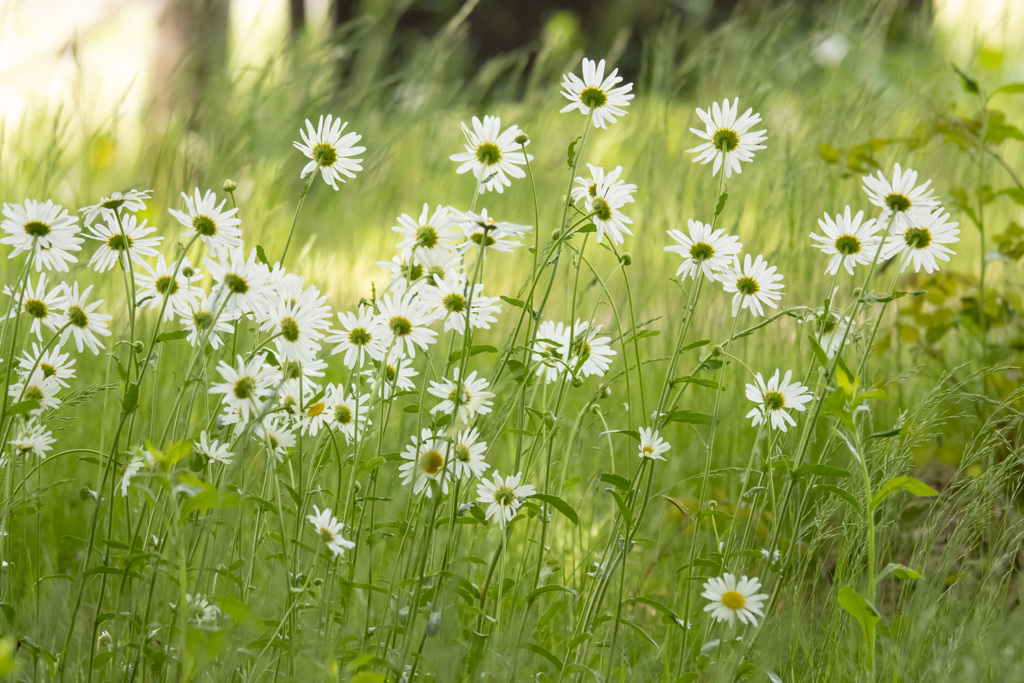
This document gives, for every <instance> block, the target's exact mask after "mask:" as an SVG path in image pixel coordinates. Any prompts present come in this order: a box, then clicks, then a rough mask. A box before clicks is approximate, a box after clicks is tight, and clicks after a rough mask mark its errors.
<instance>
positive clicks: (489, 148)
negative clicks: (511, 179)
mask: <svg viewBox="0 0 1024 683" xmlns="http://www.w3.org/2000/svg"><path fill="white" fill-rule="evenodd" d="M476 160H477V161H479V162H480V163H481V164H483V165H484V166H494V165H495V164H496V163H498V162H499V161H501V149H499V148H498V146H497V145H496V144H494V143H493V142H483V143H481V144H480V146H479V147H477V148H476Z"/></svg>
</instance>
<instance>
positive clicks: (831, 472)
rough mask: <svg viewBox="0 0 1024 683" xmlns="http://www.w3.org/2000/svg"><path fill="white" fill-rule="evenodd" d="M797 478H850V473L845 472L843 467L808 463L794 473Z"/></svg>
mask: <svg viewBox="0 0 1024 683" xmlns="http://www.w3.org/2000/svg"><path fill="white" fill-rule="evenodd" d="M793 475H794V476H796V477H809V476H811V475H813V476H815V477H848V476H850V473H849V472H847V471H846V470H844V469H843V468H842V467H832V466H831V465H819V464H816V463H808V464H806V465H800V467H798V468H796V471H795V472H793Z"/></svg>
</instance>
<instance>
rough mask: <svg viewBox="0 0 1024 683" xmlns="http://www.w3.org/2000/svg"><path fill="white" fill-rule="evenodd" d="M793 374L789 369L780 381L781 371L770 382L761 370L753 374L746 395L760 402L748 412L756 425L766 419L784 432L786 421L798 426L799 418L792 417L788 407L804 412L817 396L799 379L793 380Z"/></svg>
mask: <svg viewBox="0 0 1024 683" xmlns="http://www.w3.org/2000/svg"><path fill="white" fill-rule="evenodd" d="M792 377H793V371H792V370H787V371H786V374H785V375H784V376H783V377H782V380H781V381H780V380H779V371H778V370H776V371H775V374H774V375H772V376H771V377H769V378H768V381H767V382H765V380H764V377H763V376H762V375H761V373H760V372H759V373H757V374H756V375H755V376H754V382H755V384H748V385H747V389H746V394H747V398H748V399H749V400H751V401H753V402H754V403H755V404H757V407H755V408H753V409H751V411H750V412H749V413H747V417H749V418H751V423H752V424H753V426H755V427H756V426H757V425H759V424H761V423H762V422H765V423H767V424H770V425H771V427H773V428H774V429H778V430H779V431H782V432H784V431H786V430H787V429H788V427H787V426H786V424H787V423H788V424H789V425H790V426H793V427H795V426H796V421H795V420H793V418H792V416H790V414H789V410H790V409H795V410H798V411H800V412H803V411H804V410H806V409H807V407H806V405H805V404H807V403H809V402H810V401H811V399H813V398H814V397H813V396H812V395H811V392H810V391H809V390H808V389H807V387H805V386H804V385H803V384H801V383H800V382H792V383H791V382H790V379H792Z"/></svg>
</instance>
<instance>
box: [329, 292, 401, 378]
mask: <svg viewBox="0 0 1024 683" xmlns="http://www.w3.org/2000/svg"><path fill="white" fill-rule="evenodd" d="M338 321H339V322H340V323H341V327H342V329H340V330H337V331H336V332H334V334H331V335H329V336H328V337H327V338H326V339H325V340H324V341H325V342H326V343H327V344H330V345H333V346H334V348H333V349H332V351H331V354H332V355H333V354H335V353H344V354H345V356H344V358H343V359H342V362H344V363H345V367H347V368H349V369H355V368H358V367H362V365H363V363H365V362H366V359H367V358H372V359H373V360H381V359H383V358H384V352H385V351H386V350H387V347H385V345H384V331H383V330H382V329H381V322H380V320H379V319H378V318H377V316H376V315H375V314H374V312H373V309H371V308H368V307H366V306H364V305H363V304H359V309H358V310H357V311H356V312H355V313H351V312H348V311H346V312H344V313H338Z"/></svg>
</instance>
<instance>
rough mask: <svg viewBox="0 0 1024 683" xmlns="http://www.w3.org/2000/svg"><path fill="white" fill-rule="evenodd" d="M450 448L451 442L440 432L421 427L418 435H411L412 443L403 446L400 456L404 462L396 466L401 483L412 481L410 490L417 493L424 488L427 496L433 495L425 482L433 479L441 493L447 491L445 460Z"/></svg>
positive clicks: (405, 483)
mask: <svg viewBox="0 0 1024 683" xmlns="http://www.w3.org/2000/svg"><path fill="white" fill-rule="evenodd" d="M450 450H451V443H450V442H449V441H447V440H446V439H444V438H443V437H442V436H441V435H440V434H435V433H434V432H433V431H431V430H429V429H423V430H422V431H421V432H420V435H419V437H413V440H412V443H410V444H409V445H407V446H406V447H405V452H404V453H402V458H404V459H405V461H406V462H404V463H402V464H401V465H400V466H399V467H398V472H399V474H400V475H401V477H402V485H403V486H404V485H407V484H409V483H410V482H411V483H412V492H413V493H414V494H416V495H419V493H420V492H421V491H423V490H424V489H426V495H427V498H430V497H432V496H433V493H432V492H431V490H430V487H429V486H427V482H428V481H430V480H434V481H436V482H437V483H438V485H439V486H440V487H441V491H442V492H443V493H448V468H446V467H445V462H446V461H447V458H448V453H449V451H450Z"/></svg>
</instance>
